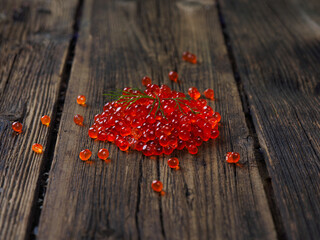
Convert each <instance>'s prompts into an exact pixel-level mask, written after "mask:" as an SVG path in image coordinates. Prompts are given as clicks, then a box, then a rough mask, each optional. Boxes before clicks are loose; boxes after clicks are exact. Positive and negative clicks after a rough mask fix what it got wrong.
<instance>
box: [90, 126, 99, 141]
mask: <svg viewBox="0 0 320 240" xmlns="http://www.w3.org/2000/svg"><path fill="white" fill-rule="evenodd" d="M88 135H89V137H90V138H93V139H95V138H97V137H98V131H97V130H96V129H95V128H93V127H91V128H89V130H88Z"/></svg>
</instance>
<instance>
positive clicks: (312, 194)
mask: <svg viewBox="0 0 320 240" xmlns="http://www.w3.org/2000/svg"><path fill="white" fill-rule="evenodd" d="M221 10H222V15H223V17H224V21H225V24H226V26H227V29H226V31H227V33H228V34H229V38H230V40H231V47H232V50H233V53H234V57H235V62H236V65H237V69H238V71H239V76H240V80H239V81H240V82H241V83H242V84H243V89H244V91H245V93H246V94H247V96H248V100H249V105H250V110H251V114H252V117H253V120H254V125H255V127H256V129H257V133H258V136H259V141H260V144H261V147H262V149H263V152H264V156H265V160H266V162H267V167H268V171H269V174H270V177H271V180H272V185H273V188H274V192H275V198H276V202H277V205H278V206H279V209H280V213H281V217H282V220H283V224H284V227H285V230H286V234H287V237H288V238H289V239H320V221H319V219H320V178H319V176H320V161H319V160H320V146H319V143H320V131H319V119H320V101H319V100H320V98H319V95H320V82H319V76H320V68H319V61H320V48H319V46H320V18H319V16H320V5H319V1H293V0H292V1H290V0H281V1H278V0H272V1H238V0H234V1H233V0H228V1H221Z"/></svg>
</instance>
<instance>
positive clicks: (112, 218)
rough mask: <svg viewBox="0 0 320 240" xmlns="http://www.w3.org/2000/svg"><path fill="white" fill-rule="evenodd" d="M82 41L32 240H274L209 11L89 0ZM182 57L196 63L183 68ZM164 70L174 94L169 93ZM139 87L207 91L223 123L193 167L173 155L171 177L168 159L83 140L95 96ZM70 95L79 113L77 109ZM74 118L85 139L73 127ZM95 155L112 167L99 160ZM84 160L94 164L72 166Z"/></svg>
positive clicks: (211, 7) (202, 4)
mask: <svg viewBox="0 0 320 240" xmlns="http://www.w3.org/2000/svg"><path fill="white" fill-rule="evenodd" d="M80 29H81V30H80V34H79V41H78V44H77V47H76V55H75V60H74V66H73V69H72V74H71V79H70V82H69V87H68V91H67V95H66V104H65V107H64V110H63V115H62V121H61V125H60V131H59V136H58V142H57V147H56V149H55V155H54V159H53V165H52V169H51V171H50V175H49V185H48V189H47V194H46V197H45V202H44V206H43V210H42V215H41V219H40V226H39V236H38V237H39V239H275V238H276V232H275V227H274V224H273V220H272V217H271V214H270V210H269V206H268V203H267V200H266V195H265V192H264V189H263V186H262V182H261V178H260V176H259V171H258V168H257V163H256V160H255V157H254V152H253V151H254V148H253V140H252V137H251V136H250V135H249V131H248V129H247V127H246V123H245V118H244V113H243V110H242V105H241V100H240V97H239V93H238V90H237V86H236V82H235V80H234V78H233V74H232V70H231V66H230V64H229V60H228V56H227V51H226V48H225V46H224V40H223V36H222V32H221V28H220V23H219V20H218V15H217V9H216V6H215V4H214V1H193V2H190V1H103V0H88V1H86V2H85V5H84V13H83V20H82V24H81V28H80ZM185 50H189V51H191V52H194V53H196V54H197V55H198V57H199V59H200V61H201V63H200V64H198V65H191V64H188V63H185V62H182V61H181V60H180V59H181V54H182V52H183V51H185ZM172 69H174V70H177V71H178V73H179V74H180V80H181V83H180V84H172V83H171V82H170V81H169V79H168V77H167V74H168V72H169V70H172ZM144 75H149V76H151V77H152V79H153V82H154V83H161V84H168V85H170V86H171V87H173V88H174V89H176V90H182V91H184V92H186V91H187V89H188V88H189V87H190V86H193V85H195V86H197V87H199V89H201V91H203V90H204V89H206V88H208V87H211V88H213V89H215V92H216V98H217V100H216V101H215V102H210V105H211V106H212V107H214V108H215V109H216V110H217V111H218V112H220V113H221V114H222V118H223V120H222V125H221V127H220V129H221V137H220V138H219V139H217V140H216V141H210V142H207V143H205V144H204V145H203V146H202V147H200V149H199V154H197V155H196V156H192V155H190V154H188V153H186V152H185V151H183V152H175V153H174V154H173V155H174V156H178V157H179V159H180V161H181V170H180V171H174V170H171V169H169V167H168V166H167V163H166V161H167V159H168V157H160V158H156V159H152V158H146V157H143V156H142V154H141V153H140V152H132V151H131V152H121V151H118V149H117V148H116V147H115V146H114V145H112V144H106V143H101V142H98V141H93V140H91V139H90V138H89V137H88V136H87V130H88V127H89V125H90V124H92V122H93V118H94V115H95V114H97V113H99V112H101V111H102V107H103V104H104V99H103V96H102V94H103V93H105V92H107V91H109V90H113V89H116V88H118V89H119V88H123V87H125V86H135V87H141V78H142V77H143V76H144ZM78 94H84V95H86V96H87V101H88V106H87V107H81V106H79V105H77V104H76V102H75V99H76V97H77V95H78ZM75 114H81V115H83V116H84V118H85V125H86V126H85V127H79V126H76V125H75V124H74V123H73V120H72V119H73V116H74V115H75ZM101 147H106V148H108V149H109V151H110V158H111V162H110V163H106V162H103V161H100V160H98V158H97V156H96V154H97V152H98V150H99V148H101ZM85 148H89V149H91V150H92V153H93V156H92V160H93V162H90V163H85V162H82V161H81V160H80V159H79V158H78V154H79V152H80V151H81V150H82V149H85ZM231 150H234V151H238V152H240V153H241V156H242V160H241V162H242V163H243V164H244V166H243V167H242V168H240V167H236V166H234V165H228V164H226V163H225V160H224V159H225V154H226V152H227V151H231ZM154 179H160V180H161V181H163V183H164V189H165V191H166V192H167V194H166V195H165V196H164V197H160V196H159V195H157V194H155V193H154V192H153V191H152V189H151V187H150V185H151V182H152V180H154Z"/></svg>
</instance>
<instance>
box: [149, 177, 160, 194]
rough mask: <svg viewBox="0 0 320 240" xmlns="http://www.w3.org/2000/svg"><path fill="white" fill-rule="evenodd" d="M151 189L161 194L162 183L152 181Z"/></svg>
mask: <svg viewBox="0 0 320 240" xmlns="http://www.w3.org/2000/svg"><path fill="white" fill-rule="evenodd" d="M151 187H152V189H153V191H155V192H158V193H161V192H162V188H163V184H162V182H160V181H158V180H153V181H152V184H151Z"/></svg>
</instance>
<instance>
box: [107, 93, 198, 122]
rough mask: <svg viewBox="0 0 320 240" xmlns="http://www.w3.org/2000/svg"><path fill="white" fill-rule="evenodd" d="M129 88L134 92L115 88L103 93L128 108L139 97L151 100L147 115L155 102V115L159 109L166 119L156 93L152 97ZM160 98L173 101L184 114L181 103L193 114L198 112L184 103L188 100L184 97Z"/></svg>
mask: <svg viewBox="0 0 320 240" xmlns="http://www.w3.org/2000/svg"><path fill="white" fill-rule="evenodd" d="M130 90H134V91H136V92H129V91H124V90H115V91H110V92H109V93H106V94H104V95H105V96H107V97H109V98H111V99H113V100H115V101H117V102H119V103H122V104H123V106H126V109H128V108H129V107H130V106H131V105H132V104H134V103H136V102H137V101H139V100H140V99H150V100H153V102H152V108H151V110H150V112H149V115H150V114H151V113H152V111H153V109H154V107H155V105H156V103H158V106H157V110H156V111H155V116H156V115H157V113H158V112H159V111H160V112H161V114H162V116H163V117H164V118H165V119H167V117H166V115H165V113H164V110H163V106H162V104H161V99H160V98H159V96H158V95H156V94H154V97H152V96H149V95H147V94H145V93H144V92H143V91H142V90H140V89H138V88H131V89H130ZM162 100H173V101H175V103H176V105H175V107H178V108H179V110H180V111H181V112H182V113H183V114H184V115H186V113H185V111H184V110H183V108H182V107H181V105H184V106H187V107H188V108H189V109H190V111H191V112H192V113H194V114H199V112H197V111H195V110H194V109H192V107H190V106H189V105H188V104H186V103H184V102H183V100H189V99H188V98H186V97H178V98H163V99H162Z"/></svg>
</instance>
